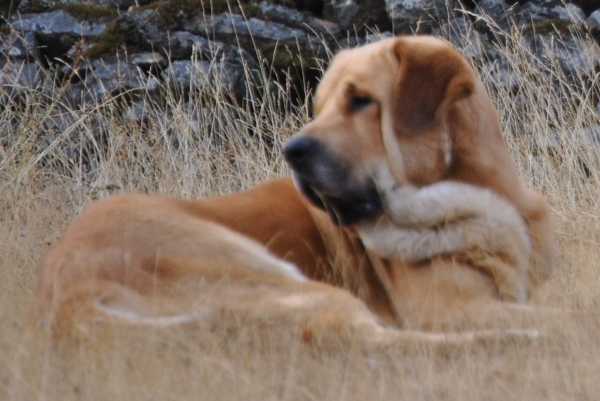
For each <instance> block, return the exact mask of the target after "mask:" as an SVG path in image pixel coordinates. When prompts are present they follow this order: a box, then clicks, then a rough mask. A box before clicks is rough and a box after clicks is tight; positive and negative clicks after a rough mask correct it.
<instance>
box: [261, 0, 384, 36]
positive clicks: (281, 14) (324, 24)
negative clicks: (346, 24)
mask: <svg viewBox="0 0 600 401" xmlns="http://www.w3.org/2000/svg"><path fill="white" fill-rule="evenodd" d="M259 7H260V9H261V11H262V13H263V15H264V17H265V19H266V20H268V21H272V22H277V23H280V24H284V25H285V26H289V27H292V28H296V29H302V30H303V31H305V32H308V33H314V34H317V35H320V36H322V35H327V36H333V37H336V36H338V35H339V33H340V30H339V28H338V26H337V25H336V24H333V23H331V22H329V21H325V20H322V19H318V18H313V17H309V16H308V15H306V14H303V13H301V12H300V11H296V10H294V9H292V8H289V7H286V6H282V5H279V4H274V3H270V2H268V1H261V2H260V3H259ZM384 12H385V10H384ZM325 17H326V18H327V15H326V16H325Z"/></svg>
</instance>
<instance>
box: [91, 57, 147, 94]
mask: <svg viewBox="0 0 600 401" xmlns="http://www.w3.org/2000/svg"><path fill="white" fill-rule="evenodd" d="M90 67H91V69H90V71H89V72H88V73H87V75H86V77H85V79H84V81H83V82H84V84H85V86H86V89H87V90H89V92H90V94H89V95H90V96H92V97H93V98H94V99H95V100H96V101H102V100H104V99H105V98H106V97H107V96H114V95H116V94H119V93H122V92H125V91H132V90H133V91H140V92H145V91H146V90H147V82H148V77H147V76H146V74H144V73H143V72H142V71H141V70H139V69H138V68H136V67H135V66H134V65H133V64H130V63H125V62H121V61H118V60H114V61H112V62H109V61H107V60H95V61H93V62H92V65H91V66H90Z"/></svg>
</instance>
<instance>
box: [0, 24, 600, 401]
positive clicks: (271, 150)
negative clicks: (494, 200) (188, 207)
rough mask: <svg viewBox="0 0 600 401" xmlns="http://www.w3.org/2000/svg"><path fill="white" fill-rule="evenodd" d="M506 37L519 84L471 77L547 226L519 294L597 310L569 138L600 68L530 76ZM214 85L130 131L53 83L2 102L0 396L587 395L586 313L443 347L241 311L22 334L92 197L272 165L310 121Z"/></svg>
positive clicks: (593, 149) (593, 360) (175, 100)
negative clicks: (197, 323) (541, 256)
mask: <svg viewBox="0 0 600 401" xmlns="http://www.w3.org/2000/svg"><path fill="white" fill-rule="evenodd" d="M508 39H509V40H503V41H500V42H499V43H502V44H499V45H498V46H497V49H496V50H497V51H498V52H500V53H502V54H504V55H505V56H506V59H507V60H508V61H509V63H510V65H511V66H512V67H513V68H514V69H515V71H517V72H518V73H519V74H520V76H521V78H522V81H521V84H520V85H519V86H518V91H517V92H518V93H515V89H514V88H513V89H510V90H508V89H506V88H503V87H502V86H498V85H494V83H493V82H494V81H493V80H491V79H488V78H490V77H488V76H486V72H485V71H482V72H481V73H482V76H483V78H484V80H485V81H486V82H488V83H489V89H490V92H491V93H492V95H493V98H494V99H495V101H496V104H497V105H498V109H499V112H500V115H501V118H502V121H503V124H504V126H505V127H506V131H505V132H506V140H507V142H508V144H509V146H510V148H511V151H512V154H513V156H514V158H515V162H516V164H517V166H518V170H519V172H520V174H521V177H522V179H523V180H524V181H525V182H527V183H528V184H529V185H531V186H533V187H536V188H538V189H539V190H541V191H542V192H544V194H545V195H546V196H547V197H548V198H549V199H550V201H551V203H552V206H553V208H554V211H555V213H554V217H555V225H556V232H557V236H558V254H559V260H558V266H557V271H556V273H555V274H554V276H553V278H552V279H551V280H550V282H549V283H548V284H547V285H546V286H545V287H544V288H543V289H542V290H541V291H540V292H539V293H538V294H537V295H536V296H535V298H534V303H536V304H541V305H552V306H556V307H560V308H570V307H577V308H587V309H590V310H594V309H595V308H596V300H597V298H598V293H599V291H598V289H599V288H600V278H599V274H598V273H599V272H600V270H599V268H598V267H599V266H598V265H599V263H600V262H598V261H599V260H600V251H599V249H600V247H599V235H600V228H599V225H598V219H599V215H600V214H599V211H598V202H599V199H600V185H599V184H600V182H599V177H598V172H599V171H600V169H598V167H599V166H598V164H599V160H600V148H599V147H598V145H597V144H595V143H593V141H590V140H588V139H587V137H585V135H584V134H583V131H584V129H585V128H589V127H593V126H597V125H598V124H599V123H600V122H599V121H598V119H599V118H598V114H597V112H596V109H595V103H594V102H595V101H597V99H598V98H599V97H600V96H598V90H599V88H600V85H599V84H600V82H598V80H599V79H600V78H599V77H598V76H597V75H596V74H594V72H593V70H590V71H589V74H587V77H586V78H585V79H583V78H582V80H581V81H575V82H573V81H571V80H569V79H567V77H566V76H565V75H564V74H563V73H562V72H561V70H560V68H558V67H557V66H556V65H550V66H549V67H548V71H547V73H548V74H547V75H544V74H539V65H537V64H535V63H534V62H532V58H531V57H530V56H531V55H530V54H528V52H529V51H528V50H527V48H526V47H525V46H524V45H523V42H522V38H521V37H520V36H519V35H518V34H513V35H510V36H509V37H508ZM266 75H268V72H263V76H266ZM557 83H558V85H557ZM218 87H219V85H215V86H214V87H212V88H208V89H206V90H203V91H196V92H194V91H192V92H191V93H187V94H186V96H187V97H186V100H189V101H183V100H182V99H183V97H182V96H178V95H167V96H166V99H165V100H163V102H164V103H166V104H168V105H169V106H170V108H171V109H172V110H173V112H172V113H169V114H166V113H164V112H163V111H161V110H163V106H164V103H163V104H159V103H157V102H156V100H155V99H154V98H152V97H151V96H150V95H144V94H142V95H141V100H142V101H144V102H145V105H146V109H147V113H148V119H147V121H146V122H144V123H143V124H137V123H132V122H130V121H128V120H126V119H124V118H123V112H122V109H121V108H120V106H119V104H120V100H119V99H118V98H110V97H107V98H105V99H102V101H99V102H97V103H95V104H93V105H91V106H85V107H84V108H82V109H79V108H74V107H71V106H69V105H67V104H65V103H64V102H62V100H61V97H60V92H61V88H58V87H49V88H46V90H44V91H43V92H26V93H25V94H24V100H23V101H21V102H13V103H11V104H10V105H9V106H10V107H6V108H5V109H4V110H3V111H1V112H0V127H1V128H0V132H1V133H2V137H3V139H2V141H3V142H2V161H1V162H0V208H1V210H2V213H1V214H0V266H1V267H0V268H1V269H2V270H1V271H2V280H1V281H0V323H1V325H0V399H5V400H19V401H22V400H96V399H98V400H104V399H106V400H111V399H128V400H134V399H135V400H137V399H139V400H182V399H200V400H224V399H245V400H251V399H252V400H322V399H335V400H347V399H348V400H365V399H369V400H370V399H411V400H413V399H418V400H421V399H423V400H482V399H485V400H507V399H527V400H529V399H547V400H573V399H577V400H588V399H589V400H593V399H596V397H597V394H598V390H600V383H599V382H598V377H600V351H599V347H598V343H599V342H600V341H599V340H600V334H598V332H597V331H596V328H597V327H598V323H600V319H595V318H589V319H586V320H587V321H586V320H584V321H581V320H580V321H571V320H568V319H565V320H564V322H565V323H564V327H561V325H560V321H559V322H558V323H559V324H557V322H556V321H554V322H550V323H552V324H551V325H550V326H552V327H553V329H552V330H550V331H549V332H548V333H547V335H545V336H543V337H542V338H541V339H539V340H527V339H522V340H518V339H514V338H513V339H511V338H504V339H503V338H501V337H500V338H497V339H490V340H488V341H480V342H476V343H466V344H462V345H453V346H450V345H447V346H443V345H442V346H440V345H436V346H434V345H426V344H425V345H424V344H414V346H410V345H409V346H406V344H404V345H402V346H400V345H398V346H395V345H393V344H392V345H390V346H386V347H383V346H382V347H381V348H372V347H368V346H366V345H365V344H363V343H362V342H361V341H360V339H358V338H353V337H352V336H351V335H348V336H343V335H341V337H340V338H339V341H328V342H316V343H315V342H309V343H307V342H306V341H300V340H299V339H298V338H299V337H300V336H299V335H298V332H297V331H298V328H295V327H290V328H289V332H288V331H284V330H281V329H279V330H277V329H276V328H273V327H268V325H264V324H263V323H260V324H259V323H256V322H252V321H247V320H244V317H243V316H239V317H237V324H233V325H230V326H227V327H226V328H223V327H218V326H217V327H187V326H186V327H179V328H170V329H157V328H148V327H129V328H125V329H124V328H114V331H113V332H111V333H106V332H94V331H92V332H90V333H89V335H88V336H84V337H78V338H66V339H63V341H59V342H52V341H49V339H48V338H44V337H39V336H33V335H32V334H31V333H30V332H29V331H28V330H26V327H25V326H24V324H23V317H24V315H25V314H26V310H27V305H28V302H29V299H30V295H31V291H32V289H33V285H34V282H35V274H36V269H37V266H38V265H39V262H40V260H41V258H42V257H43V255H44V253H45V252H46V250H47V249H48V246H49V244H51V243H52V242H54V241H55V240H56V238H58V237H59V236H60V233H61V232H63V231H64V229H65V228H66V227H67V225H68V224H69V222H70V221H71V220H72V219H73V218H74V217H75V216H77V214H78V213H79V212H80V211H81V210H82V209H83V208H84V207H85V206H86V205H87V204H89V203H90V202H91V201H92V200H93V199H95V198H97V197H99V196H103V195H106V194H108V193H112V192H147V193H161V194H168V195H172V196H179V197H187V198H200V197H207V196H214V195H219V194H222V193H227V192H230V191H237V190H240V189H243V188H247V187H250V186H252V185H254V184H255V183H256V182H259V181H262V180H266V179H268V178H270V177H273V176H278V175H282V174H286V167H285V165H284V163H283V162H282V159H281V156H280V152H279V150H280V148H281V144H282V143H283V142H284V141H285V140H286V139H287V138H288V137H289V136H290V135H291V134H292V133H293V132H295V131H296V130H297V129H298V128H299V127H300V126H301V125H302V124H303V123H305V122H306V121H307V119H308V111H307V110H308V109H307V107H308V106H307V104H308V102H304V103H302V104H300V105H296V106H294V103H293V102H292V101H291V98H290V95H289V88H286V87H281V88H280V87H274V86H272V85H271V86H265V87H260V86H254V87H252V88H249V89H250V91H251V93H252V94H253V96H252V98H251V100H250V101H249V102H246V103H245V104H243V105H239V104H236V103H234V102H232V101H231V100H230V97H229V96H228V95H227V94H224V93H222V92H221V91H220V90H218ZM165 93H167V92H165ZM517 94H518V98H516V97H515V95H517ZM56 125H58V126H59V127H61V128H60V130H57V135H56V136H49V134H48V132H49V131H50V128H48V127H52V126H56ZM107 134H108V135H107ZM7 137H10V140H8V139H7ZM44 141H45V142H44ZM73 142H74V143H76V144H78V145H77V146H75V148H73V147H72V146H71V147H70V145H68V144H69V143H73ZM44 143H45V145H43V146H42V144H44ZM48 144H50V146H49V147H48ZM85 147H88V148H89V149H93V150H94V152H92V153H93V154H94V155H95V156H94V157H90V156H89V154H88V153H86V152H85V151H83V149H84V148H85ZM43 149H45V150H43ZM77 149H78V150H77ZM82 161H86V163H82ZM86 166H87V167H86ZM234 320H235V319H234ZM557 327H558V328H557ZM541 329H542V331H543V329H544V328H543V327H542V328H541ZM103 336H109V337H110V340H111V341H106V338H105V337H103ZM107 344H109V345H107Z"/></svg>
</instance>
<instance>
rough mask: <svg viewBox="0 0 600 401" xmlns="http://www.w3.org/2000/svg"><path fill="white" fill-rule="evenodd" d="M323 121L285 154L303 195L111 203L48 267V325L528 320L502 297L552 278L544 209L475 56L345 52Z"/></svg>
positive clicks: (381, 334)
mask: <svg viewBox="0 0 600 401" xmlns="http://www.w3.org/2000/svg"><path fill="white" fill-rule="evenodd" d="M315 114H316V118H315V119H314V121H312V122H311V123H310V124H308V125H307V126H306V127H305V128H304V129H302V131H301V132H300V133H298V134H297V135H296V136H295V138H294V139H292V140H291V141H290V142H289V143H288V144H287V145H286V147H285V155H286V158H287V160H288V162H289V163H290V165H291V166H292V168H293V176H294V181H295V184H296V187H297V188H298V189H299V190H300V192H301V193H302V194H303V195H305V196H302V195H300V194H299V193H298V192H297V191H296V189H295V188H294V185H293V184H292V182H291V180H289V179H279V180H274V181H271V182H269V183H266V184H263V185H262V186H259V187H257V188H255V189H252V190H250V191H247V192H243V193H238V194H234V195H230V196H227V197H223V198H219V199H211V200H206V201H196V202H192V201H185V200H180V199H172V198H166V197H157V196H144V195H121V196H115V197H112V198H107V199H105V200H102V201H99V202H97V203H95V204H94V205H92V206H91V207H89V208H88V209H87V210H86V211H85V212H84V213H83V214H82V215H81V216H80V217H79V218H78V219H77V220H76V221H75V222H74V223H73V225H72V226H71V227H70V229H69V230H68V231H67V232H66V233H65V235H64V236H63V237H62V238H61V239H60V241H59V242H58V243H57V244H55V245H54V246H53V248H52V250H51V251H50V253H49V255H48V256H47V257H46V259H45V261H44V262H43V264H42V267H41V269H40V280H39V286H38V288H37V290H36V292H35V299H34V303H33V308H32V310H33V315H34V317H35V318H36V320H41V321H42V322H46V323H47V325H48V326H49V327H51V328H53V329H54V330H58V331H62V330H69V331H71V330H73V329H74V328H79V329H81V330H83V331H84V332H85V327H86V324H90V322H93V321H97V320H98V319H100V320H111V321H116V322H123V323H124V322H131V323H141V324H152V325H173V324H183V323H189V322H196V321H200V322H202V321H204V320H211V321H218V320H219V319H220V318H223V316H224V314H223V311H230V312H236V311H238V312H239V313H243V314H244V316H250V317H253V318H255V319H264V320H268V321H269V322H271V323H272V324H279V325H282V326H288V325H289V324H290V323H292V322H293V323H294V324H299V325H301V326H302V327H303V330H305V331H308V332H311V333H316V334H319V333H330V332H336V331H339V330H341V329H344V328H349V329H351V330H353V331H361V332H364V335H365V338H371V339H378V338H385V339H396V338H400V337H406V336H409V337H410V336H412V334H410V333H408V332H400V331H396V330H391V329H384V328H383V327H382V326H381V325H380V323H388V324H391V325H394V326H403V327H405V328H418V329H421V328H426V329H432V330H447V329H459V328H464V327H498V326H499V325H500V326H501V325H504V324H508V325H512V324H515V325H516V326H518V325H520V324H522V323H523V322H522V320H523V319H524V318H527V314H526V313H525V314H523V313H522V311H523V309H522V308H519V307H515V306H513V305H511V304H508V303H506V302H503V299H502V298H506V299H507V300H516V301H525V300H526V298H527V293H528V291H530V290H531V289H533V288H535V287H536V286H537V285H539V284H540V283H541V282H543V281H544V280H545V279H546V278H547V277H548V276H549V274H550V272H551V270H552V259H553V252H552V250H553V243H552V231H551V228H550V222H549V216H548V215H549V212H548V205H547V203H546V201H545V200H544V198H543V197H542V196H541V195H539V194H537V193H536V192H534V191H531V190H529V189H526V188H524V187H523V185H522V184H521V183H520V182H519V180H518V178H517V176H516V173H515V169H514V166H513V163H512V161H511V159H510V155H509V153H508V150H507V148H506V146H505V144H504V142H503V139H502V137H501V133H500V128H499V124H498V120H497V117H496V114H495V111H494V108H493V106H492V104H491V101H490V100H489V98H488V96H487V94H486V93H485V90H484V88H483V86H482V84H481V82H479V80H478V79H477V78H476V77H475V75H474V73H473V71H472V69H471V68H470V66H469V65H468V64H467V62H466V61H465V60H464V59H463V58H462V57H461V56H460V55H459V54H458V53H457V52H456V51H455V50H454V49H452V48H451V47H450V46H448V45H447V44H445V43H444V42H442V41H440V40H437V39H433V38H427V37H414V38H408V37H400V38H396V39H388V40H383V41H381V42H378V43H375V44H372V45H368V46H365V47H362V48H358V49H355V50H349V51H343V52H341V53H340V54H339V55H338V56H336V58H335V59H334V61H333V63H332V65H331V67H330V69H329V70H328V71H327V73H326V75H325V76H324V78H323V81H322V83H321V85H320V86H319V89H318V92H317V94H316V98H315ZM480 196H483V197H484V198H485V199H487V200H488V202H481V201H479V197H480ZM309 201H310V202H312V204H314V205H315V206H316V207H315V206H313V205H311V204H310V203H309ZM463 201H464V202H465V203H464V204H463V203H462V202H463ZM321 209H324V210H325V211H326V212H327V213H325V212H323V211H322V210H321ZM334 223H338V224H340V225H338V224H334ZM356 229H358V233H357V230H356ZM496 230H498V231H496ZM358 234H360V237H359V235H358ZM361 238H362V239H361ZM406 238H410V240H406ZM405 240H406V241H405ZM363 241H364V242H363ZM447 241H450V242H447ZM365 244H366V245H367V246H368V247H369V248H370V249H371V251H367V250H366V249H365ZM416 245H419V246H416ZM307 278H310V279H312V280H307ZM319 281H320V282H321V283H320V282H319ZM334 286H343V287H345V288H346V289H347V290H349V291H345V290H342V289H338V288H335V287H334ZM363 302H364V304H363ZM365 304H366V306H367V307H368V309H367V307H365V306H364V305H365ZM273 322H275V323H273ZM402 333H406V334H402ZM421 336H422V337H421V338H426V339H437V338H439V337H435V336H428V335H427V334H422V335H421ZM411 338H412V337H411Z"/></svg>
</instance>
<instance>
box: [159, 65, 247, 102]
mask: <svg viewBox="0 0 600 401" xmlns="http://www.w3.org/2000/svg"><path fill="white" fill-rule="evenodd" d="M165 75H166V77H167V80H168V81H169V84H170V85H172V86H174V87H176V88H177V89H179V90H183V91H194V92H195V91H201V90H207V89H217V90H218V91H219V92H223V93H230V94H233V95H235V97H237V98H243V97H244V96H245V78H246V75H245V72H244V69H243V67H242V66H240V65H237V64H232V63H227V62H218V63H215V62H210V61H192V60H176V61H173V62H172V63H171V65H170V66H169V68H167V69H166V70H165Z"/></svg>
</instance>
